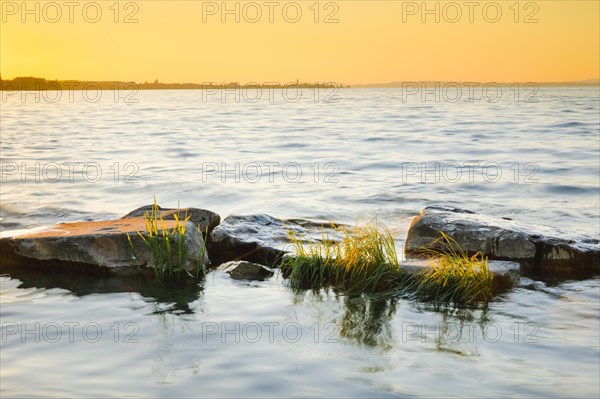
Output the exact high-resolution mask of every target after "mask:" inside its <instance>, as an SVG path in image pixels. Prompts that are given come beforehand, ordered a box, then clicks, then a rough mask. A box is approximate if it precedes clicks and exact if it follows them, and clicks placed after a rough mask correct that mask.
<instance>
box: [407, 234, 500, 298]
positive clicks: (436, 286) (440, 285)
mask: <svg viewBox="0 0 600 399" xmlns="http://www.w3.org/2000/svg"><path fill="white" fill-rule="evenodd" d="M441 235H442V236H441V237H440V238H438V239H437V240H436V242H434V243H433V244H434V245H432V246H433V247H435V244H437V243H438V242H441V244H442V247H443V249H429V248H427V249H421V251H420V252H421V253H422V254H423V255H425V256H427V257H428V258H429V261H430V263H431V270H430V271H429V272H428V273H426V274H425V275H424V276H422V278H421V279H420V281H419V284H418V286H417V287H416V294H417V295H418V296H419V297H421V298H422V299H425V300H431V299H433V300H436V301H439V302H454V303H458V304H465V303H472V302H478V301H489V300H490V299H492V280H493V273H491V272H490V270H489V267H488V259H487V258H486V257H484V256H483V255H482V254H480V253H476V254H475V255H472V256H469V255H468V254H467V253H466V252H465V251H463V250H462V249H461V248H460V246H459V245H458V243H457V242H456V240H454V239H453V238H452V237H450V236H448V235H447V234H446V233H444V232H441Z"/></svg>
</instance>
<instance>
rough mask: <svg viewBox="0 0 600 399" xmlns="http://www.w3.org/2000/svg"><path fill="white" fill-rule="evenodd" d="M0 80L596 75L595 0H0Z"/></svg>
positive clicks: (599, 32)
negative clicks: (37, 78) (30, 78)
mask: <svg viewBox="0 0 600 399" xmlns="http://www.w3.org/2000/svg"><path fill="white" fill-rule="evenodd" d="M0 10H1V13H2V15H1V28H0V73H1V74H2V78H3V79H10V78H14V77H17V76H36V77H45V78H48V79H59V80H64V79H77V80H122V81H136V82H144V81H154V80H155V79H158V80H159V81H160V82H180V83H186V82H189V83H203V82H217V83H221V82H239V83H242V84H245V83H251V82H261V83H264V82H279V83H287V82H290V81H296V79H299V80H300V81H301V82H335V83H338V84H340V83H341V84H367V83H384V82H392V81H415V80H443V81H479V82H529V81H536V82H550V81H576V80H587V79H598V78H599V77H600V42H599V41H600V39H599V38H600V29H599V24H600V21H599V20H600V1H597V0H591V1H560V0H552V1H520V2H517V1H514V0H511V1H496V2H493V1H456V2H448V1H427V2H422V1H370V0H369V1H366V0H363V1H348V0H346V1H321V2H316V1H314V0H310V1H270V0H265V1H262V0H259V1H255V2H247V1H227V2H223V1H216V2H212V1H193V0H192V1H165V0H137V1H119V2H117V1H115V0H108V1H103V0H95V1H79V0H77V1H75V0H72V1H70V2H69V1H67V0H57V1H54V2H47V1H26V2H22V1H21V0H19V1H4V0H2V1H0Z"/></svg>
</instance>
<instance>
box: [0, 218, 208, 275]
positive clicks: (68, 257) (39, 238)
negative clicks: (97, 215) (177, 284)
mask: <svg viewBox="0 0 600 399" xmlns="http://www.w3.org/2000/svg"><path fill="white" fill-rule="evenodd" d="M174 226H175V221H173V220H166V221H165V227H166V228H167V229H172V228H173V227H174ZM137 231H141V232H142V233H143V234H144V235H146V233H145V231H146V225H145V220H144V218H143V217H133V218H127V219H116V220H105V221H97V222H75V223H62V224H57V225H54V226H53V227H51V228H49V229H46V230H42V231H36V232H31V233H24V234H20V235H16V236H12V237H4V238H1V239H0V250H1V252H2V263H3V264H7V265H9V264H12V265H15V264H18V265H27V264H29V265H45V266H61V265H62V266H73V267H72V268H75V269H77V268H79V267H81V268H84V266H97V267H101V268H109V269H120V268H124V267H128V266H140V267H144V266H153V259H152V253H151V251H150V249H149V248H148V247H147V246H146V244H145V243H144V242H143V240H142V239H141V238H140V237H139V236H138V234H137ZM128 234H129V237H131V241H132V243H133V246H134V247H135V257H134V252H133V250H132V248H131V245H130V244H129V240H128V238H127V237H128ZM177 239H178V238H177V237H176V238H175V242H173V243H172V245H174V246H175V245H177V244H176V243H177ZM184 246H185V249H186V256H185V261H184V267H185V269H186V270H189V271H194V270H196V267H197V266H198V265H199V264H203V265H206V264H207V263H208V256H207V253H206V248H205V247H204V240H203V239H202V234H201V233H199V232H198V230H197V228H196V227H195V226H194V225H193V223H191V222H188V223H187V227H186V231H185V235H184ZM173 260H174V261H175V262H176V261H177V259H176V257H175V256H174V259H173Z"/></svg>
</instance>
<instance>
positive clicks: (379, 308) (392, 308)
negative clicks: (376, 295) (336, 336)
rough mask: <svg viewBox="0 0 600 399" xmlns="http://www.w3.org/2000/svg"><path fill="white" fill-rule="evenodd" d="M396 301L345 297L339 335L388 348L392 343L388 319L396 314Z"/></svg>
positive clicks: (392, 299) (362, 343) (364, 343)
mask: <svg viewBox="0 0 600 399" xmlns="http://www.w3.org/2000/svg"><path fill="white" fill-rule="evenodd" d="M397 302H398V299H397V298H391V299H367V298H364V297H362V296H348V297H346V298H345V299H344V308H345V312H344V316H343V317H342V319H341V321H340V335H341V336H342V337H344V338H348V339H351V340H354V341H356V342H358V343H360V344H361V345H365V346H373V347H380V348H382V349H390V348H391V347H392V344H393V340H392V328H391V325H390V320H391V319H392V317H394V315H395V314H396V305H397Z"/></svg>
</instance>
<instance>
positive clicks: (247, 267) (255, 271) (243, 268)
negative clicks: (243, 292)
mask: <svg viewBox="0 0 600 399" xmlns="http://www.w3.org/2000/svg"><path fill="white" fill-rule="evenodd" d="M217 270H221V271H224V272H226V273H228V274H229V275H230V276H231V278H233V279H236V280H264V279H265V278H268V277H271V276H272V275H273V269H271V268H270V267H267V266H264V265H259V264H258V263H252V262H246V261H244V260H239V261H231V262H227V263H223V264H222V265H220V266H219V267H218V268H217Z"/></svg>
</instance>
